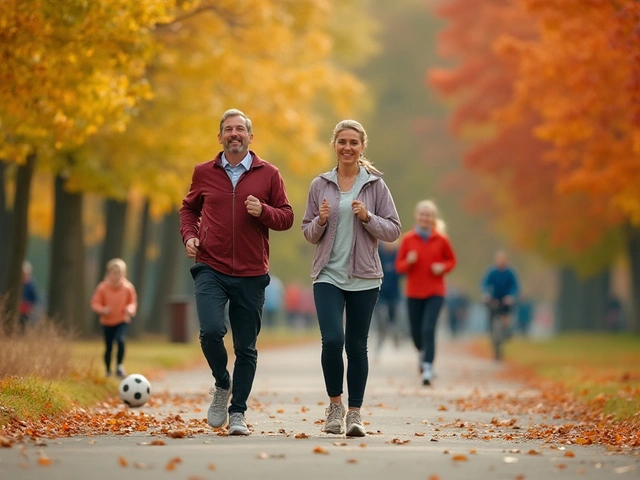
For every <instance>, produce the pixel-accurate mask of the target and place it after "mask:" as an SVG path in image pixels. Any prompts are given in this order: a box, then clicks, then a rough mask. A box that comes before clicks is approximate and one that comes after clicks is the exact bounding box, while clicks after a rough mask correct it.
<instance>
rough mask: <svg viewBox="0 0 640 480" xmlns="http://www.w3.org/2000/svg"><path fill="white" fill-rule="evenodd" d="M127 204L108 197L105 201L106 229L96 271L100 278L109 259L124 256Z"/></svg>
mask: <svg viewBox="0 0 640 480" xmlns="http://www.w3.org/2000/svg"><path fill="white" fill-rule="evenodd" d="M127 206H128V204H127V202H121V201H120V200H115V199H113V198H109V199H107V201H106V207H107V212H106V213H107V214H106V219H107V229H106V232H105V236H104V243H103V244H102V263H101V264H100V265H99V268H98V271H99V272H101V275H100V278H102V276H103V275H104V273H105V268H106V266H107V262H108V261H109V260H111V259H113V258H123V257H124V238H125V235H124V233H125V226H126V220H127Z"/></svg>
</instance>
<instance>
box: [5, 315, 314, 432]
mask: <svg viewBox="0 0 640 480" xmlns="http://www.w3.org/2000/svg"><path fill="white" fill-rule="evenodd" d="M0 336H1V335H0ZM52 337H55V342H52V341H51V339H52ZM318 338H319V334H318V332H317V331H316V330H305V331H292V330H287V329H272V330H264V331H263V332H261V333H260V337H259V340H258V348H259V349H260V350H261V351H264V350H268V349H272V348H282V347H285V346H291V345H296V344H301V343H308V342H312V341H316V340H317V339H318ZM0 340H1V343H2V344H3V347H2V350H3V353H2V356H3V358H4V359H5V360H7V359H9V360H11V362H9V360H7V361H5V362H4V363H3V366H2V367H1V368H0V427H1V426H2V425H6V424H7V423H9V422H12V421H15V420H21V419H28V420H34V419H38V418H40V417H41V416H46V417H52V416H55V415H59V414H61V413H64V412H66V411H69V410H70V409H71V408H73V407H90V406H92V405H95V404H96V403H97V402H99V401H101V400H104V399H106V398H108V397H110V396H113V394H114V391H117V386H118V382H119V380H118V379H117V378H106V377H105V374H104V366H103V360H102V355H103V352H104V347H103V344H102V341H101V340H97V339H96V340H82V341H73V340H72V339H71V337H70V336H68V335H65V334H64V333H61V332H57V331H56V330H55V327H53V326H51V325H47V326H46V327H43V328H41V329H40V330H37V331H33V332H30V333H29V334H28V335H26V336H15V337H10V336H6V335H5V336H3V338H1V339H0ZM225 340H226V341H227V342H231V335H227V337H225ZM43 345H48V346H49V347H47V348H42V346H43ZM51 345H53V347H51ZM228 346H230V345H228ZM230 352H231V353H232V352H233V350H232V349H230ZM114 355H115V346H114ZM231 360H232V359H231ZM204 362H205V361H204V357H203V356H202V351H201V350H200V345H199V343H198V341H197V339H193V341H192V342H190V343H171V342H167V341H166V340H164V339H162V338H160V337H145V338H143V339H140V340H128V341H127V353H126V357H125V367H126V369H127V371H128V372H129V373H141V374H143V375H145V376H147V377H148V378H150V379H153V378H157V377H158V376H160V375H162V373H163V372H166V371H168V370H176V369H181V368H188V367H192V366H195V365H197V364H198V363H202V364H204ZM43 366H48V368H43ZM54 367H55V368H54ZM0 433H1V430H0Z"/></svg>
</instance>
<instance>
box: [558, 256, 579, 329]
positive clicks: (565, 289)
mask: <svg viewBox="0 0 640 480" xmlns="http://www.w3.org/2000/svg"><path fill="white" fill-rule="evenodd" d="M578 305H579V293H578V278H577V276H576V273H575V272H574V271H573V269H571V268H569V267H562V268H561V269H560V292H559V294H558V322H557V325H558V331H561V332H566V331H570V330H576V329H577V325H578V324H579V318H580V313H579V312H578V311H577V310H578V308H577V307H578Z"/></svg>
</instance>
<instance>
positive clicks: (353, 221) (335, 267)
mask: <svg viewBox="0 0 640 480" xmlns="http://www.w3.org/2000/svg"><path fill="white" fill-rule="evenodd" d="M331 146H332V148H333V150H334V153H335V155H336V158H337V162H338V165H337V167H335V168H334V169H333V170H331V171H330V172H327V173H323V174H321V175H319V176H317V177H316V178H315V179H314V180H313V181H312V182H311V187H310V189H309V195H308V199H307V207H306V211H305V215H304V219H303V220H302V231H303V233H304V236H305V238H306V239H307V241H309V242H310V243H312V244H314V245H316V251H315V256H314V258H313V265H312V269H311V277H312V278H313V295H314V299H315V305H316V310H317V315H318V323H319V326H320V333H321V336H322V358H321V362H322V371H323V374H324V380H325V387H326V390H327V394H328V396H329V402H330V403H329V407H328V408H327V409H326V412H325V413H326V415H327V419H326V422H325V424H324V431H325V432H326V433H335V434H340V433H343V432H344V424H345V413H346V434H347V435H349V436H364V435H365V429H364V424H363V423H362V418H361V416H360V408H361V407H362V404H363V401H364V392H365V387H366V384H367V376H368V373H369V360H368V356H367V339H368V336H369V327H370V325H371V317H372V315H373V309H374V307H375V304H376V301H377V299H378V292H379V290H380V285H381V283H382V277H383V272H382V265H381V264H380V257H379V255H378V241H379V240H384V241H387V242H393V241H394V240H396V239H397V238H398V237H399V236H400V232H401V226H400V219H399V218H398V212H397V211H396V207H395V205H394V202H393V198H392V197H391V193H390V192H389V189H388V188H387V186H386V184H385V183H384V181H383V180H382V176H381V175H382V174H381V173H380V172H379V171H378V170H377V169H375V168H374V167H373V164H372V163H371V162H370V161H369V160H367V159H366V158H365V156H364V151H365V149H366V147H367V134H366V132H365V130H364V128H363V127H362V125H360V123H358V122H356V121H355V120H343V121H341V122H339V123H338V124H337V125H336V127H335V128H334V130H333V138H332V140H331ZM345 313H346V316H345ZM343 350H346V352H347V389H348V408H349V411H348V412H345V407H344V405H343V403H342V393H343V384H344V371H345V368H344V361H343V357H342V356H343Z"/></svg>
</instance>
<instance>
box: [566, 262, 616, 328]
mask: <svg viewBox="0 0 640 480" xmlns="http://www.w3.org/2000/svg"><path fill="white" fill-rule="evenodd" d="M610 288H611V273H610V271H609V270H603V271H602V272H600V273H598V274H596V275H594V276H592V277H589V278H586V279H585V278H580V277H579V276H578V275H577V274H576V272H575V271H574V270H573V269H571V268H568V267H564V268H563V269H562V270H561V271H560V295H559V296H558V326H559V328H558V329H559V330H560V331H564V332H566V331H576V330H604V329H605V327H606V325H605V317H606V313H607V301H608V298H609V294H610Z"/></svg>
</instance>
